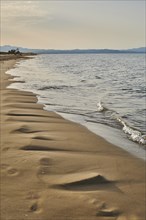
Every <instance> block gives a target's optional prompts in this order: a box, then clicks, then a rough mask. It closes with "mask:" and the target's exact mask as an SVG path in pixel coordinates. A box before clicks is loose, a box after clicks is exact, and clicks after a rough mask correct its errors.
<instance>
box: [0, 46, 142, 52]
mask: <svg viewBox="0 0 146 220" xmlns="http://www.w3.org/2000/svg"><path fill="white" fill-rule="evenodd" d="M16 48H18V49H19V51H20V52H21V53H35V54H139V53H142V54H145V53H146V47H141V48H133V49H123V50H122V49H121V50H120V49H119V50H118V49H68V50H62V49H30V48H23V47H16V46H10V45H5V46H1V47H0V53H5V52H7V51H9V50H12V49H16Z"/></svg>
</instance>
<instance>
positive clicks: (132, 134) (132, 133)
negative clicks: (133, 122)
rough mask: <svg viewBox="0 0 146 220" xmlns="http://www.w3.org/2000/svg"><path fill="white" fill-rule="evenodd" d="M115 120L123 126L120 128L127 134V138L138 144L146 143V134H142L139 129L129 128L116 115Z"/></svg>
mask: <svg viewBox="0 0 146 220" xmlns="http://www.w3.org/2000/svg"><path fill="white" fill-rule="evenodd" d="M117 121H118V122H120V124H121V125H122V126H123V128H122V130H123V131H124V133H125V134H127V135H128V137H129V139H130V140H132V141H134V142H137V143H139V144H143V145H145V144H146V135H143V134H142V133H141V132H140V131H137V130H135V129H133V128H131V127H130V126H129V125H128V124H127V123H126V122H124V121H123V120H122V118H121V117H117Z"/></svg>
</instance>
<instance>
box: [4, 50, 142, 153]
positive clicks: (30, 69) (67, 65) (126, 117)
mask: <svg viewBox="0 0 146 220" xmlns="http://www.w3.org/2000/svg"><path fill="white" fill-rule="evenodd" d="M145 67H146V66H145V54H42V55H37V56H35V57H33V58H32V59H28V60H22V61H20V62H19V63H18V64H17V68H14V69H11V70H9V71H8V73H10V74H12V75H13V76H15V78H14V79H15V80H16V81H17V80H18V82H16V83H13V84H11V85H10V87H11V88H17V89H20V90H25V91H32V92H33V93H35V94H37V97H38V102H39V103H43V104H44V109H45V110H47V111H55V112H57V113H59V114H61V115H62V116H63V117H65V118H68V119H70V120H73V121H76V122H78V123H81V124H83V125H84V126H86V127H88V128H89V129H90V130H91V131H93V132H94V133H96V134H98V135H100V136H103V137H104V138H106V139H107V140H108V141H110V142H112V143H114V144H116V145H118V146H121V147H124V148H126V150H128V151H130V152H132V151H133V152H132V153H134V154H135V155H138V154H140V155H139V156H140V157H145V154H144V152H143V151H142V149H145V144H146V126H145V119H146V117H145V116H146V114H145V113H146V105H145V101H146V99H145V82H146V80H145ZM19 81H23V82H24V83H20V82H19ZM139 149H140V150H139Z"/></svg>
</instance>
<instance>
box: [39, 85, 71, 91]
mask: <svg viewBox="0 0 146 220" xmlns="http://www.w3.org/2000/svg"><path fill="white" fill-rule="evenodd" d="M67 88H72V86H66V85H61V86H44V87H42V88H39V90H54V89H55V90H61V89H67Z"/></svg>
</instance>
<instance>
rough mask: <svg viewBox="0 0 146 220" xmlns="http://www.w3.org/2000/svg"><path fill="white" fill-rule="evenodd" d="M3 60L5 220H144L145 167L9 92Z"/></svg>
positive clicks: (27, 97) (28, 96)
mask: <svg viewBox="0 0 146 220" xmlns="http://www.w3.org/2000/svg"><path fill="white" fill-rule="evenodd" d="M15 63H16V61H15V60H8V61H1V63H0V64H1V219H2V220H14V219H15V220H23V219H24V220H25V219H28V220H105V219H107V220H115V219H116V220H145V217H146V213H145V162H144V161H142V160H140V159H138V158H135V157H133V156H132V155H130V154H129V153H127V152H125V151H124V150H122V149H120V148H118V147H116V146H113V145H112V144H110V143H108V142H106V141H105V140H104V139H103V138H101V137H98V136H96V135H95V134H93V133H91V132H89V131H88V130H87V129H86V128H84V127H83V126H81V125H79V124H76V123H73V122H70V121H68V120H65V119H63V118H62V117H61V116H59V115H57V114H56V113H54V112H47V111H44V110H43V105H40V104H37V103H36V102H37V98H36V96H35V95H34V94H32V93H30V92H24V91H18V90H14V89H8V88H6V86H8V85H9V83H10V82H9V81H8V79H9V78H12V77H11V76H9V75H6V74H5V72H6V70H8V68H12V67H13V66H14V64H15Z"/></svg>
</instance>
